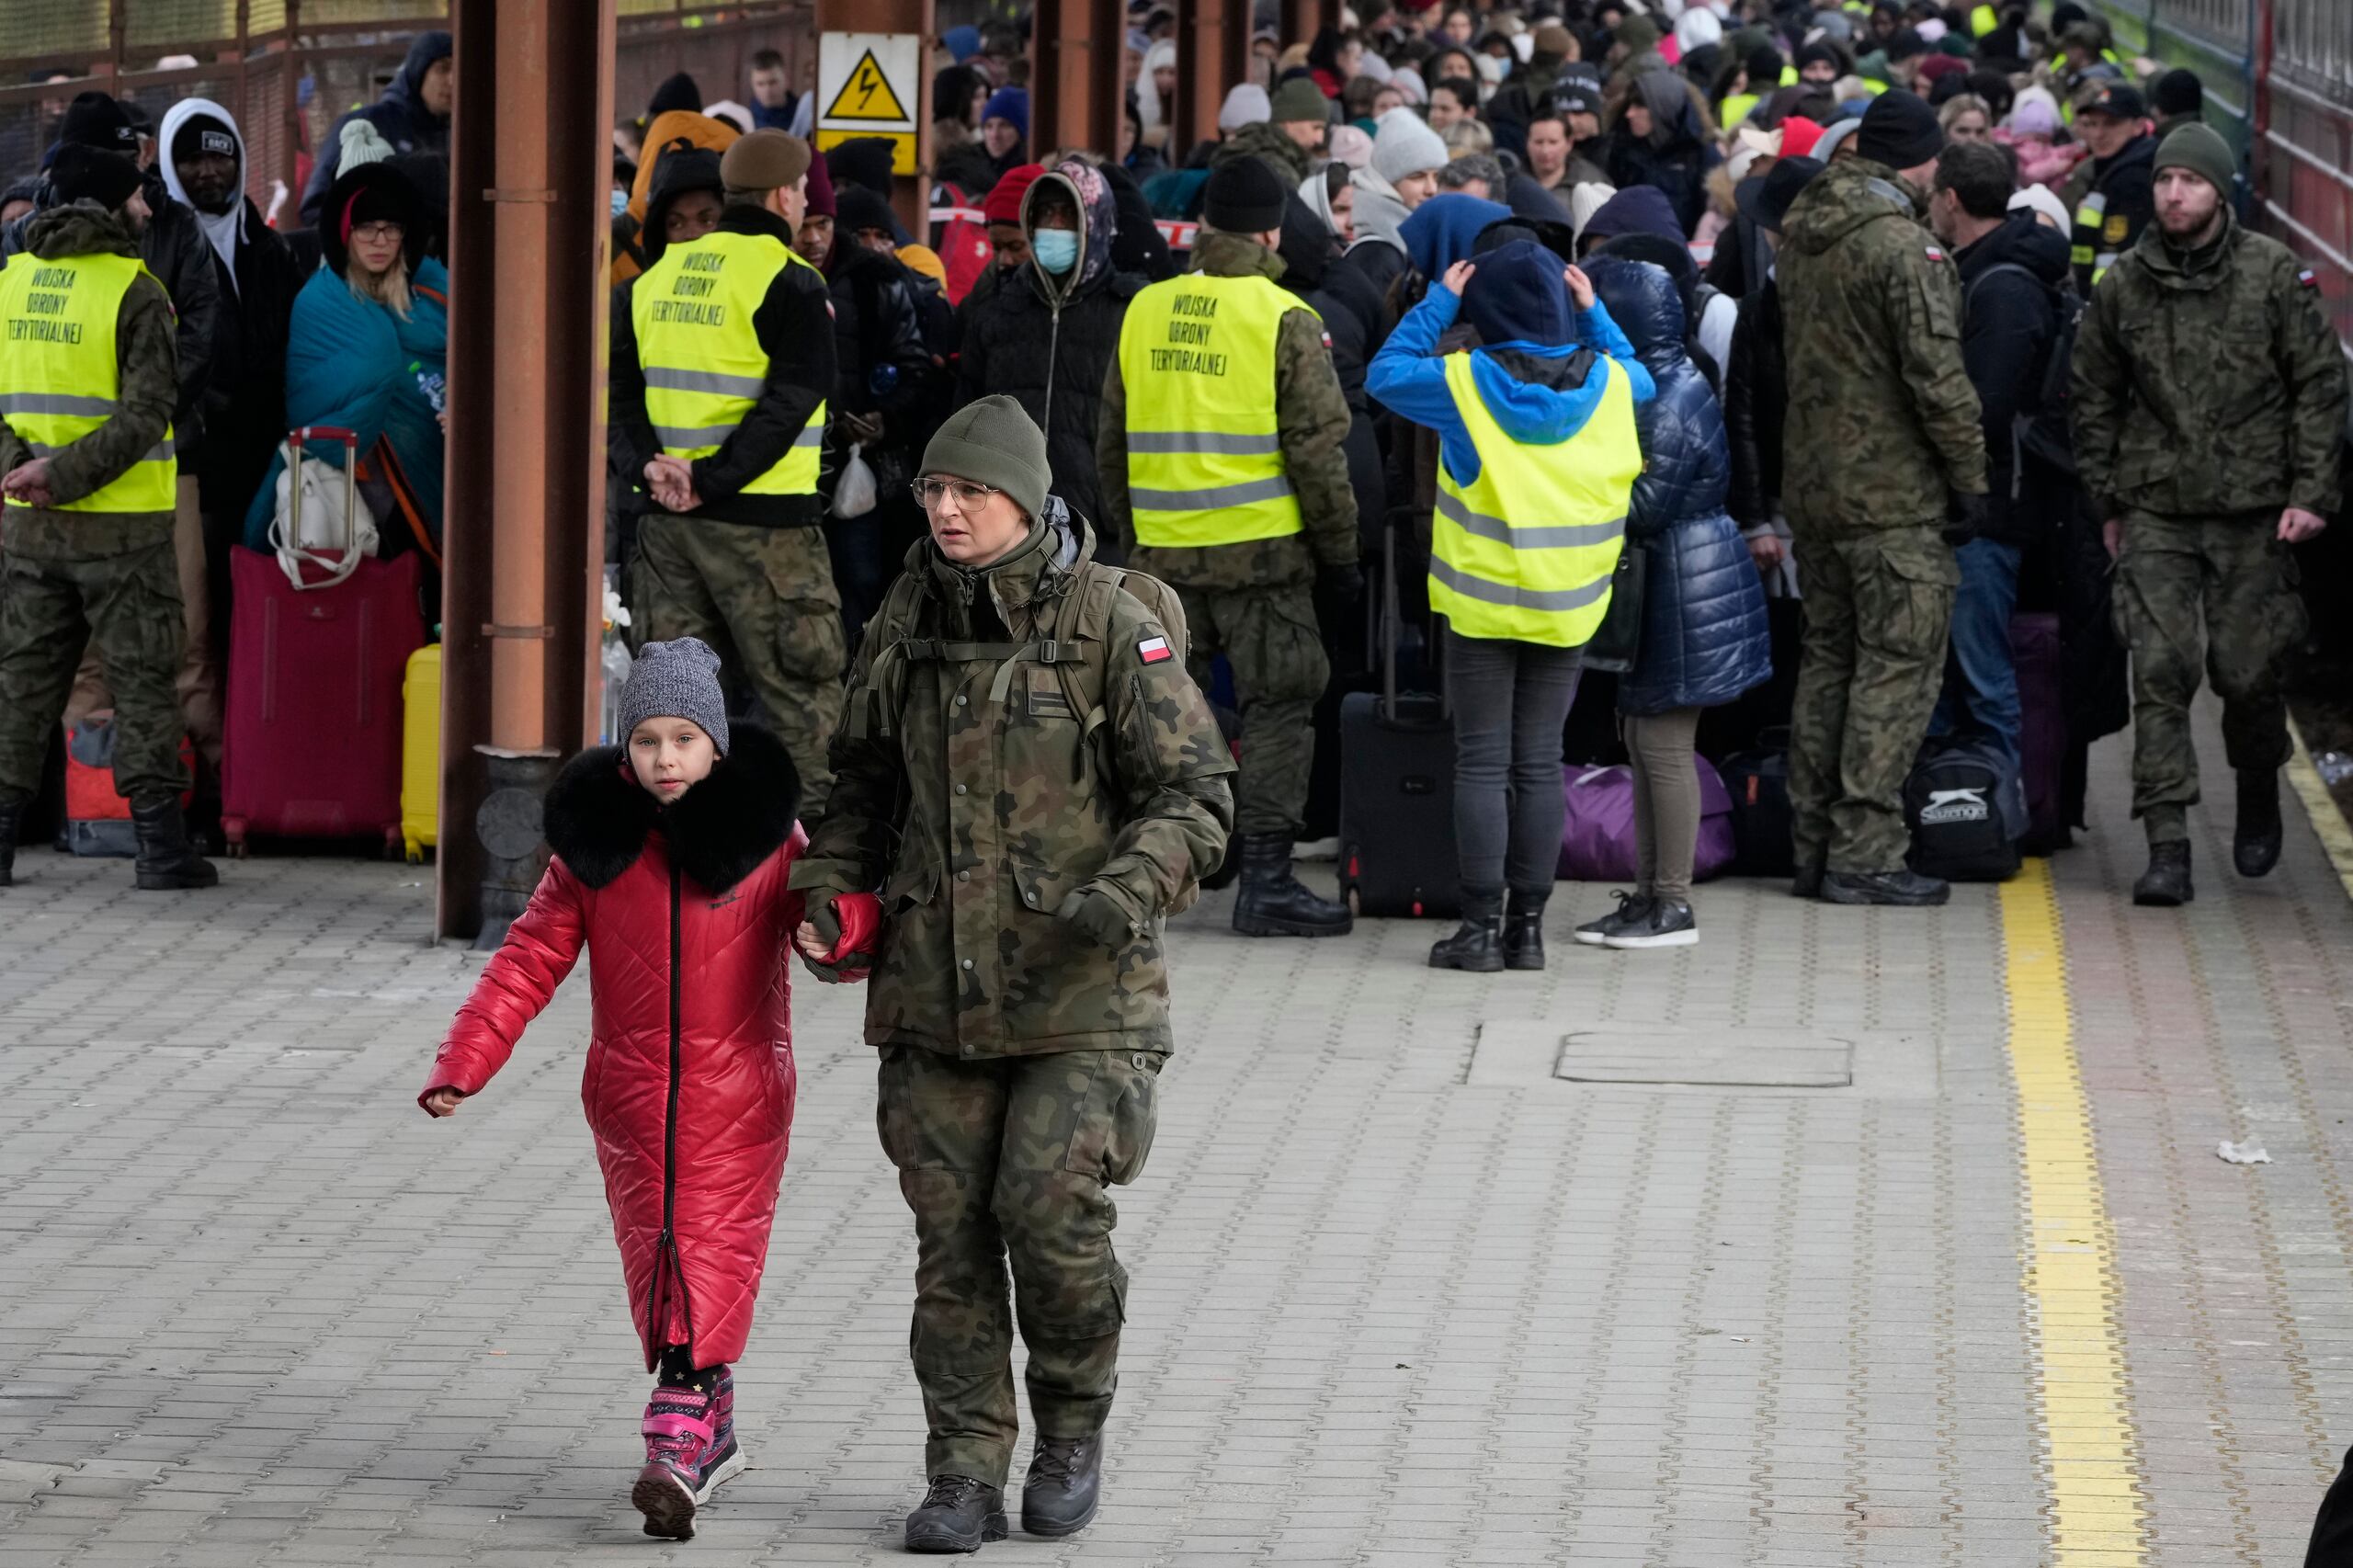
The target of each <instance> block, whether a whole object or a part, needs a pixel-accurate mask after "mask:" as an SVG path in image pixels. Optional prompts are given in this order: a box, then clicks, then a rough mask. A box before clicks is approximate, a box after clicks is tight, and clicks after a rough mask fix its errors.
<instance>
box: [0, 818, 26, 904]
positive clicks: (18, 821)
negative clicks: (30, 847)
mask: <svg viewBox="0 0 2353 1568" xmlns="http://www.w3.org/2000/svg"><path fill="white" fill-rule="evenodd" d="M24 820H25V803H24V802H23V801H0V888H5V887H13V886H15V885H16V873H17V829H18V828H19V827H21V826H23V825H24Z"/></svg>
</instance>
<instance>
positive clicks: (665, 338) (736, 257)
mask: <svg viewBox="0 0 2353 1568" xmlns="http://www.w3.org/2000/svg"><path fill="white" fill-rule="evenodd" d="M808 266H809V264H808V263H807V262H806V261H803V260H802V259H801V257H800V256H797V255H795V254H794V253H793V251H792V250H791V248H790V246H788V245H786V244H784V242H783V241H781V240H779V239H775V238H772V237H771V236H769V235H767V234H737V233H726V232H724V231H720V232H714V233H708V234H705V235H703V236H702V237H701V238H700V239H698V240H689V241H688V242H687V243H686V244H677V245H672V246H670V247H669V248H667V249H666V250H665V251H664V252H663V253H662V259H661V260H659V261H657V262H655V263H654V266H653V267H651V268H650V269H649V270H648V271H647V272H646V273H645V274H644V276H642V277H641V278H639V279H638V280H637V283H636V285H635V287H634V288H633V289H632V290H631V293H630V319H631V324H632V325H633V326H634V327H635V329H636V332H637V357H638V362H639V363H640V364H641V365H642V367H643V368H644V371H645V413H646V416H647V418H648V419H649V420H651V421H652V423H653V426H654V437H655V438H656V439H657V440H659V441H660V442H661V443H662V449H663V451H665V453H667V454H669V455H670V456H672V457H675V458H687V459H693V458H700V457H709V456H710V454H711V453H713V452H715V451H717V450H719V449H720V446H721V444H722V443H723V442H724V441H725V440H726V439H727V437H730V436H732V435H733V434H734V433H735V427H736V426H739V425H741V424H742V423H743V422H744V416H745V415H747V414H749V413H750V412H751V411H752V407H753V405H754V404H755V403H758V402H759V399H760V392H761V391H762V389H763V388H765V387H766V386H767V374H768V356H767V350H766V349H764V348H762V347H760V335H759V331H758V329H757V328H756V327H755V326H754V325H753V323H752V318H753V316H754V314H755V313H756V312H758V310H759V308H760V305H761V302H762V301H765V300H766V299H767V294H768V288H769V286H770V285H771V284H773V283H774V282H775V281H776V279H777V277H778V275H779V274H780V273H782V272H783V271H784V270H785V269H786V268H787V267H808ZM810 270H811V271H812V272H814V271H815V270H816V268H814V267H810ZM824 438H825V404H824V403H823V402H820V403H818V404H817V407H816V410H815V412H813V413H812V414H811V415H809V423H808V424H806V425H804V426H801V433H800V435H798V436H796V437H794V438H793V442H792V445H791V446H790V448H789V449H786V451H785V454H784V455H783V456H782V457H780V458H779V459H778V460H776V463H775V465H774V466H772V467H771V468H769V470H768V471H767V472H766V473H763V474H760V475H759V476H758V477H756V478H755V479H754V480H752V481H751V483H747V484H745V486H744V488H743V491H742V494H746V495H811V494H815V493H816V489H817V458H818V453H817V449H818V446H819V445H820V444H821V443H822V442H823V441H824Z"/></svg>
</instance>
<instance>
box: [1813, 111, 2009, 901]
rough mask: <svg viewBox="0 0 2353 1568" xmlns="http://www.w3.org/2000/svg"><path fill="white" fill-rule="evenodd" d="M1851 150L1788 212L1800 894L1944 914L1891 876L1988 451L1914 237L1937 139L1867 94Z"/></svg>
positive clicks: (1946, 270) (1907, 881)
mask: <svg viewBox="0 0 2353 1568" xmlns="http://www.w3.org/2000/svg"><path fill="white" fill-rule="evenodd" d="M1856 140H1857V149H1856V150H1857V154H1858V155H1857V156H1856V157H1854V158H1851V159H1847V160H1845V161H1843V162H1840V163H1836V164H1833V165H1830V167H1829V168H1828V169H1827V170H1826V171H1824V173H1823V174H1821V175H1820V176H1816V178H1815V179H1814V180H1813V183H1812V184H1811V185H1809V186H1807V187H1806V188H1805V190H1804V192H1803V193H1802V194H1801V195H1800V196H1799V197H1798V199H1797V200H1796V201H1795V202H1793V203H1791V204H1790V212H1789V217H1788V219H1787V220H1786V222H1785V223H1784V225H1783V230H1782V244H1781V256H1780V292H1781V301H1782V308H1783V312H1784V316H1785V319H1786V321H1787V328H1786V331H1787V335H1788V353H1789V380H1790V409H1789V430H1788V434H1787V437H1786V439H1785V443H1784V445H1785V450H1786V451H1787V453H1788V461H1787V469H1788V473H1787V481H1786V483H1785V484H1784V485H1783V494H1784V495H1785V496H1786V497H1787V507H1788V511H1789V517H1790V530H1791V532H1792V533H1793V534H1794V536H1795V543H1796V549H1797V562H1798V575H1799V580H1800V582H1801V583H1802V584H1803V585H1804V589H1805V643H1804V652H1803V654H1802V660H1801V663H1800V665H1799V669H1798V689H1797V699H1796V708H1795V710H1794V712H1793V713H1792V714H1791V717H1790V808H1791V812H1792V814H1793V816H1794V819H1795V827H1794V835H1795V838H1796V850H1797V864H1798V879H1797V884H1796V887H1795V890H1794V891H1795V892H1797V893H1798V895H1799V896H1800V897H1815V896H1819V897H1822V898H1825V899H1828V900H1829V901H1831V902H1832V903H1895V904H1927V903H1943V902H1944V901H1945V899H1946V897H1947V894H1948V892H1949V890H1948V889H1947V888H1946V886H1945V884H1944V883H1943V882H1941V881H1937V880H1935V879H1934V878H1929V877H1922V876H1920V875H1918V874H1917V873H1915V872H1913V871H1910V870H1908V869H1905V868H1904V851H1905V849H1906V847H1907V845H1908V842H1909V839H1908V835H1907V834H1906V832H1905V830H1904V807H1903V793H1904V778H1905V776H1906V775H1907V774H1908V773H1909V772H1910V771H1911V767H1912V763H1913V757H1914V755H1915V753H1916V752H1917V751H1918V749H1919V745H1920V738H1921V736H1922V735H1924V734H1925V733H1927V725H1928V718H1929V715H1930V713H1931V712H1932V711H1933V710H1934V709H1935V707H1936V700H1937V692H1938V687H1939V684H1940V682H1941V680H1942V677H1943V674H1944V665H1945V638H1946V632H1947V631H1948V630H1949V626H1950V623H1951V619H1952V600H1953V590H1954V589H1955V588H1956V587H1957V586H1958V585H1960V582H1961V574H1960V569H1959V567H1958V566H1957V565H1956V564H1955V562H1954V561H1953V552H1952V543H1951V542H1949V540H1950V541H1957V540H1958V539H1960V538H1965V537H1966V536H1967V533H1968V532H1969V530H1970V529H1972V528H1973V527H1974V525H1975V523H1976V521H1977V519H1978V518H1980V517H1982V516H1983V513H1984V496H1985V442H1984V436H1983V435H1982V434H1981V433H1980V431H1979V429H1978V405H1977V392H1976V389H1975V388H1973V387H1972V385H1971V384H1970V381H1969V372H1968V370H1967V369H1966V368H1965V367H1964V366H1963V364H1962V362H1961V285H1960V278H1959V273H1958V271H1957V270H1956V268H1955V267H1954V265H1953V263H1952V260H1951V258H1950V257H1949V256H1947V255H1946V254H1945V252H1944V250H1943V248H1942V247H1941V246H1939V245H1938V244H1937V242H1936V241H1935V240H1934V239H1933V238H1931V237H1930V236H1929V234H1928V233H1927V230H1926V229H1925V228H1924V227H1923V220H1924V218H1925V216H1926V213H1927V190H1928V187H1929V182H1930V181H1931V180H1932V179H1933V178H1934V176H1935V173H1936V157H1937V153H1938V151H1939V150H1940V149H1941V148H1942V146H1943V142H1944V137H1943V133H1942V132H1941V131H1939V130H1938V126H1937V121H1936V117H1935V115H1934V113H1933V112H1932V111H1931V110H1930V109H1929V108H1928V107H1927V105H1926V104H1924V103H1922V102H1921V101H1920V99H1919V98H1917V97H1915V96H1914V95H1912V94H1910V93H1905V92H1888V93H1884V94H1881V96H1880V97H1877V98H1875V99H1873V100H1872V101H1871V107H1870V109H1869V110H1868V111H1866V112H1865V114H1864V116H1863V123H1862V125H1861V127H1860V129H1859V131H1857V132H1856Z"/></svg>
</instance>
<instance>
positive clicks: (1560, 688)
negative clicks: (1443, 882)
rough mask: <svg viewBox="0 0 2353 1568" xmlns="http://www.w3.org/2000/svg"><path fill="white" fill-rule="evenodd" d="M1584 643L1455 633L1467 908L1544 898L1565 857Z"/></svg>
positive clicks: (1452, 671) (1459, 836) (1452, 648)
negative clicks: (1565, 781)
mask: <svg viewBox="0 0 2353 1568" xmlns="http://www.w3.org/2000/svg"><path fill="white" fill-rule="evenodd" d="M1584 658H1585V650H1584V649H1582V648H1546V647H1541V646H1540V645H1538V644H1536V643H1533V642H1509V641H1506V640H1502V639H1493V638H1483V637H1461V636H1457V635H1456V634H1455V632H1454V631H1452V630H1451V629H1450V628H1449V630H1448V631H1447V633H1446V691H1447V697H1448V699H1449V701H1450V703H1451V704H1452V706H1453V709H1454V852H1455V857H1456V859H1457V860H1458V862H1459V863H1460V864H1461V871H1462V888H1463V892H1464V894H1465V895H1466V896H1465V904H1466V908H1465V911H1464V913H1465V914H1466V915H1467V914H1469V913H1470V909H1469V907H1468V906H1469V905H1470V904H1471V903H1477V904H1479V905H1480V906H1481V907H1482V908H1484V907H1486V906H1487V905H1488V904H1490V903H1493V902H1494V901H1496V900H1499V899H1500V898H1501V897H1502V895H1503V892H1504V890H1505V889H1506V887H1508V888H1509V889H1510V890H1511V892H1512V893H1513V895H1514V896H1515V897H1516V898H1519V899H1522V900H1526V901H1530V902H1537V903H1540V902H1541V901H1542V900H1543V899H1545V898H1546V897H1548V896H1550V894H1551V893H1552V879H1553V877H1554V876H1555V875H1556V874H1557V873H1558V871H1559V869H1560V864H1561V825H1562V822H1563V818H1564V817H1565V816H1566V815H1567V813H1568V803H1567V798H1566V797H1565V796H1563V794H1562V792H1561V730H1562V726H1563V725H1564V724H1566V723H1567V722H1568V718H1569V704H1570V702H1571V701H1572V700H1573V699H1574V698H1575V697H1576V693H1577V670H1578V666H1579V665H1581V664H1582V662H1583V661H1584Z"/></svg>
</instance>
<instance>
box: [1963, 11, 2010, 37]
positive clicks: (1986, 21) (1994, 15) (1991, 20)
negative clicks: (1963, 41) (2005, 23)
mask: <svg viewBox="0 0 2353 1568" xmlns="http://www.w3.org/2000/svg"><path fill="white" fill-rule="evenodd" d="M2001 25H2002V17H2001V15H2000V13H1998V12H1997V11H1995V9H1994V7H1993V6H1977V7H1975V8H1974V9H1972V11H1971V12H1970V13H1969V36H1970V37H1972V38H1984V36H1985V35H1986V34H1987V33H1990V32H1992V31H1993V30H1994V29H1995V28H1998V27H2000V26H2001Z"/></svg>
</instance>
